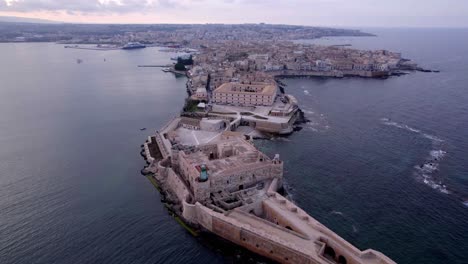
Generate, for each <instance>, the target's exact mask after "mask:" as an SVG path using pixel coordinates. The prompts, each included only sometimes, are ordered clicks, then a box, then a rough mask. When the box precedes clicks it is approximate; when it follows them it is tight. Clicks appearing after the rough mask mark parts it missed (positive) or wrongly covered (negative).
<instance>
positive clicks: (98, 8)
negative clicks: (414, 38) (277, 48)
mask: <svg viewBox="0 0 468 264" xmlns="http://www.w3.org/2000/svg"><path fill="white" fill-rule="evenodd" d="M466 14H468V1H467V0H392V1H378V0H0V15H19V16H33V17H38V18H48V19H54V20H61V21H67V22H74V21H81V22H91V21H92V22H99V23H105V22H110V23H123V22H125V23H147V22H148V23H153V22H159V23H258V22H266V23H275V24H299V25H315V26H317V25H318V26H338V27H340V26H376V27H379V26H384V27H385V26H390V27H401V26H403V27H405V26H422V27H432V26H455V27H467V26H468V16H467V15H466ZM90 19H92V20H90Z"/></svg>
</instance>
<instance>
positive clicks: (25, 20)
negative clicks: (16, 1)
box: [0, 16, 62, 24]
mask: <svg viewBox="0 0 468 264" xmlns="http://www.w3.org/2000/svg"><path fill="white" fill-rule="evenodd" d="M0 22H10V23H41V24H58V23H62V22H59V21H53V20H47V19H39V18H29V17H14V16H0Z"/></svg>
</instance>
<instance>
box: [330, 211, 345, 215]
mask: <svg viewBox="0 0 468 264" xmlns="http://www.w3.org/2000/svg"><path fill="white" fill-rule="evenodd" d="M331 214H336V215H343V213H342V212H340V211H335V210H333V211H332V212H331Z"/></svg>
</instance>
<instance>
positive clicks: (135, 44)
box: [122, 42, 146, 50]
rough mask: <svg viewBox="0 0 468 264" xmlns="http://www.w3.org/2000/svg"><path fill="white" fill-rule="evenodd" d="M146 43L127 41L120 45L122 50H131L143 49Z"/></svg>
mask: <svg viewBox="0 0 468 264" xmlns="http://www.w3.org/2000/svg"><path fill="white" fill-rule="evenodd" d="M144 48H146V45H144V44H141V43H140V42H129V43H127V44H126V45H125V46H123V47H122V49H124V50H131V49H144Z"/></svg>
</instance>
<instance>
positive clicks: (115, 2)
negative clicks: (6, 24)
mask: <svg viewBox="0 0 468 264" xmlns="http://www.w3.org/2000/svg"><path fill="white" fill-rule="evenodd" d="M177 6H178V3H177V1H175V0H66V1H63V0H0V11H11V12H37V11H65V12H68V13H75V12H79V13H132V12H139V13H146V12H150V11H154V10H156V9H158V8H175V7H177Z"/></svg>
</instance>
